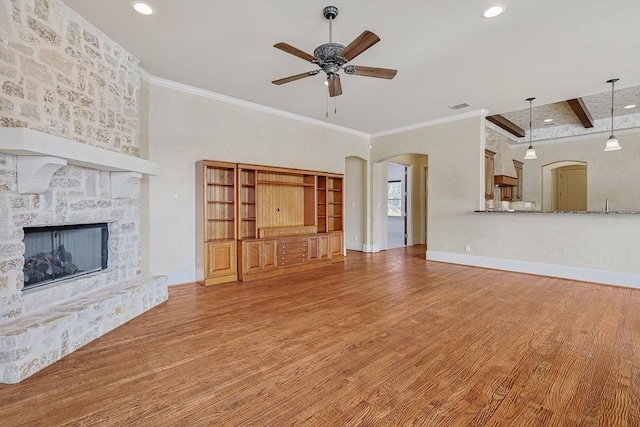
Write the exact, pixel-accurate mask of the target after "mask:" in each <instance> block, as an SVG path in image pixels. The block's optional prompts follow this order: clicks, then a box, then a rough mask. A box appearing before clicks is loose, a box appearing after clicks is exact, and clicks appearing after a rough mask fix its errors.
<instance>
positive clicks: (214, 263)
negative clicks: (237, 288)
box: [205, 241, 237, 278]
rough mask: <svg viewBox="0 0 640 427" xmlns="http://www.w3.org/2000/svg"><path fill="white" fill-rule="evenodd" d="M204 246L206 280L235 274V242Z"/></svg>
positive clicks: (214, 243)
mask: <svg viewBox="0 0 640 427" xmlns="http://www.w3.org/2000/svg"><path fill="white" fill-rule="evenodd" d="M206 246H207V253H206V267H205V271H206V273H207V274H206V278H209V277H218V276H226V275H229V274H234V273H236V271H237V268H236V242H235V241H227V242H213V243H207V245H206Z"/></svg>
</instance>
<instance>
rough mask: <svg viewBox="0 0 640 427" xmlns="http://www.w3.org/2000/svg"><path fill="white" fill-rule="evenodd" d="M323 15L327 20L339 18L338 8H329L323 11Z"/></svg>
mask: <svg viewBox="0 0 640 427" xmlns="http://www.w3.org/2000/svg"><path fill="white" fill-rule="evenodd" d="M322 14H323V15H324V17H325V18H327V19H336V16H338V8H337V7H335V6H327V7H325V8H324V9H322Z"/></svg>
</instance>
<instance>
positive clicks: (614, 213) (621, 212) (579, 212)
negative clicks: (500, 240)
mask: <svg viewBox="0 0 640 427" xmlns="http://www.w3.org/2000/svg"><path fill="white" fill-rule="evenodd" d="M475 212H477V213H497V214H552V215H565V214H578V215H640V211H637V212H634V211H610V212H603V211H528V210H508V211H501V210H493V211H491V210H486V211H475Z"/></svg>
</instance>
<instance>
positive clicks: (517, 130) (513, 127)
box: [487, 114, 525, 138]
mask: <svg viewBox="0 0 640 427" xmlns="http://www.w3.org/2000/svg"><path fill="white" fill-rule="evenodd" d="M487 120H489V121H490V122H491V123H493V124H494V125H496V126H498V127H499V128H502V129H504V130H506V131H507V132H509V133H510V134H512V135H514V136H517V137H518V138H524V135H525V133H524V129H522V128H521V127H520V126H518V125H517V124H515V123H513V122H512V121H511V120H508V119H507V118H505V117H503V116H501V115H500V114H494V115H493V116H487Z"/></svg>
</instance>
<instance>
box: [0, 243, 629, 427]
mask: <svg viewBox="0 0 640 427" xmlns="http://www.w3.org/2000/svg"><path fill="white" fill-rule="evenodd" d="M424 253H425V247H424V246H414V247H410V248H400V249H394V250H389V251H386V252H382V253H378V254H363V253H359V252H349V253H348V256H347V259H346V261H345V263H344V264H342V263H338V264H335V265H333V266H331V267H328V268H325V269H317V270H311V271H308V272H303V273H295V274H292V275H290V276H281V277H277V278H273V279H268V280H259V281H255V282H250V283H247V284H241V283H233V284H226V285H216V286H212V287H207V288H205V287H201V286H198V285H182V286H175V287H171V288H170V298H169V301H168V302H166V303H163V304H162V305H160V306H158V307H157V308H154V309H153V310H151V311H149V312H147V313H145V314H143V315H142V316H140V317H138V318H136V319H134V320H133V321H131V322H129V323H127V324H126V325H124V326H122V327H120V328H118V329H116V330H115V331H113V332H111V333H109V334H107V335H105V336H104V337H101V338H99V339H98V340H96V341H94V342H92V343H90V344H88V345H87V346H85V347H83V348H82V349H80V350H79V351H76V352H75V353H72V354H70V355H68V356H67V357H65V358H64V359H62V360H61V361H59V362H57V363H55V364H54V365H52V366H50V367H48V368H46V369H44V370H43V371H41V372H39V373H38V374H36V375H34V376H33V377H31V378H28V379H27V380H25V381H23V382H22V383H19V384H15V385H4V384H3V385H0V425H3V426H5V425H6V426H61V425H73V426H93V425H97V426H118V425H121V426H134V425H140V426H322V427H327V426H518V427H519V426H578V425H580V426H590V425H600V426H632V425H633V426H638V425H640V369H639V367H640V310H638V307H639V304H640V290H633V289H625V288H616V287H612V286H603V285H595V284H589V283H582V282H574V281H568V280H560V279H553V278H545V277H537V276H531V275H523V274H517V273H507V272H500V271H493V270H485V269H479V268H471V267H463V266H456V265H450V264H444V263H435V262H427V261H425V260H424Z"/></svg>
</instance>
